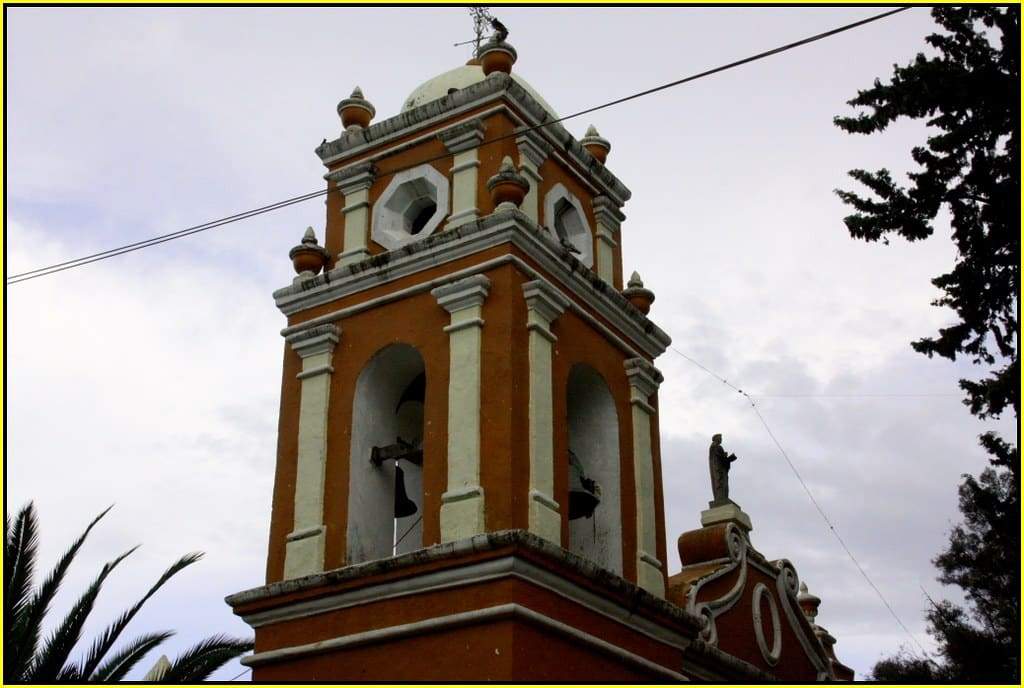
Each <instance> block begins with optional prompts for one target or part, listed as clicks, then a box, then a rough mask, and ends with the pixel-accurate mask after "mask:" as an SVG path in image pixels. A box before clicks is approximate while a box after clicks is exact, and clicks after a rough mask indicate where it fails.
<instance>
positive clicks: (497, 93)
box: [316, 74, 632, 205]
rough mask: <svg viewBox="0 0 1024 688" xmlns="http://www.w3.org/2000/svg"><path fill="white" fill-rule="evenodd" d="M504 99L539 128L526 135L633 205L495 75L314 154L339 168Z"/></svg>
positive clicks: (598, 166) (537, 108)
mask: <svg viewBox="0 0 1024 688" xmlns="http://www.w3.org/2000/svg"><path fill="white" fill-rule="evenodd" d="M502 99H503V100H507V101H508V102H510V103H511V104H513V105H515V106H516V108H517V110H518V111H519V112H521V114H522V115H523V117H524V118H525V120H526V125H527V126H528V127H539V128H537V129H533V130H532V131H530V132H524V134H526V133H536V134H538V135H539V136H540V137H541V139H542V140H546V142H548V144H549V145H550V146H552V148H553V149H557V150H558V151H560V152H561V153H563V154H565V156H566V157H567V158H568V159H569V160H570V161H571V162H573V163H575V164H576V165H578V166H580V167H582V168H583V169H584V170H585V171H586V172H587V173H588V175H589V177H590V178H591V181H592V182H593V183H595V184H597V185H598V186H600V187H602V192H603V193H606V194H608V195H609V196H611V197H612V198H613V199H614V200H615V201H616V202H618V203H619V204H620V205H621V204H623V203H625V202H626V201H628V200H629V199H630V197H631V196H632V192H630V190H629V189H628V188H627V187H626V185H625V184H623V183H622V181H620V180H619V178H618V177H616V176H615V175H614V174H613V173H612V172H611V171H610V170H608V168H606V167H605V166H604V165H603V164H602V163H600V162H599V161H598V160H597V159H596V158H595V157H594V156H593V155H591V154H590V152H589V151H587V149H586V148H584V147H583V145H582V144H580V142H579V141H577V140H576V138H575V137H573V136H572V134H570V133H569V132H568V130H566V128H565V127H563V126H562V125H561V124H560V123H558V122H551V123H547V124H546V123H545V122H547V120H548V119H550V117H551V115H550V114H549V113H548V112H547V110H545V109H544V106H543V105H541V104H540V103H539V102H538V101H537V100H536V99H535V98H534V97H533V96H531V95H530V94H529V93H528V92H527V91H526V89H524V88H523V87H522V86H520V85H519V84H518V83H516V82H515V80H513V79H512V77H510V76H509V75H507V74H492V75H490V76H489V77H487V78H486V79H484V80H483V81H480V82H477V83H475V84H471V85H469V86H467V87H465V88H462V89H459V90H458V91H456V92H455V93H451V94H449V95H447V96H445V97H443V98H438V99H437V100H432V101H430V102H428V103H424V104H423V105H420V106H419V107H416V108H413V109H411V110H406V111H405V112H402V113H400V114H398V115H395V116H394V117H390V118H388V119H385V120H381V121H380V122H377V123H375V124H372V125H370V126H369V127H366V128H365V129H357V130H353V131H346V132H345V133H343V134H342V135H341V136H340V137H338V138H337V139H335V140H333V141H328V142H326V143H323V144H321V145H320V146H318V147H317V148H316V153H317V155H318V156H319V157H320V160H321V161H322V162H323V164H324V165H326V166H328V167H330V166H333V165H336V164H339V163H341V162H342V161H343V160H344V159H345V158H351V157H353V156H356V155H359V154H360V153H365V152H367V151H368V150H370V149H371V148H372V147H374V146H379V145H381V144H382V143H384V142H386V141H389V140H392V139H395V138H397V137H398V136H399V135H401V136H408V135H409V134H411V133H414V132H416V131H418V130H420V129H423V128H425V127H429V126H433V125H436V124H438V123H440V122H442V121H444V120H445V119H446V118H451V117H453V116H456V115H458V114H459V113H460V112H464V111H466V110H469V109H472V108H474V107H479V106H481V105H484V104H485V103H487V102H489V101H491V100H502Z"/></svg>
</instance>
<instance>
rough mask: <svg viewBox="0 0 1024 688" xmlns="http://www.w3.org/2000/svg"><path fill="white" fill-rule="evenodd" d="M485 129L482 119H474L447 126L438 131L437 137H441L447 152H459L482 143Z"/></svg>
mask: <svg viewBox="0 0 1024 688" xmlns="http://www.w3.org/2000/svg"><path fill="white" fill-rule="evenodd" d="M486 130H487V128H486V127H485V126H484V123H483V120H481V119H474V120H470V121H469V122H463V123H461V124H456V125H455V126H453V127H449V128H447V129H445V130H444V131H441V132H439V133H438V134H437V137H438V138H439V139H441V143H443V144H444V146H445V148H447V149H448V152H449V153H461V152H462V151H466V150H470V149H472V148H476V147H477V146H479V145H480V144H481V143H483V140H484V132H485V131H486Z"/></svg>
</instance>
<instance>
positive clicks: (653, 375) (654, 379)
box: [624, 358, 665, 411]
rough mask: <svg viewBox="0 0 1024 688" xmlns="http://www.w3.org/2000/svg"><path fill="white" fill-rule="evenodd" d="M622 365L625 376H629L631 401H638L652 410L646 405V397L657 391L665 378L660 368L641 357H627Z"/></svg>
mask: <svg viewBox="0 0 1024 688" xmlns="http://www.w3.org/2000/svg"><path fill="white" fill-rule="evenodd" d="M624 365H625V367H626V377H628V378H629V385H630V387H632V388H633V391H634V393H633V400H632V401H633V403H637V402H638V401H639V402H640V403H641V404H642V405H643V406H646V407H647V409H648V410H650V411H653V409H651V408H650V407H649V406H648V404H647V399H648V398H649V397H650V396H651V395H652V394H654V393H655V392H657V391H658V387H659V386H660V385H661V383H662V382H663V381H664V380H665V376H664V375H662V374H661V371H660V370H658V369H657V368H655V367H654V366H653V365H651V364H650V363H648V362H647V361H646V360H645V359H642V358H630V359H627V360H626V361H625V363H624Z"/></svg>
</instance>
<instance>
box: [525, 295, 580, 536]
mask: <svg viewBox="0 0 1024 688" xmlns="http://www.w3.org/2000/svg"><path fill="white" fill-rule="evenodd" d="M523 296H524V297H525V298H526V308H527V315H526V328H527V329H528V330H529V337H530V345H529V348H530V414H529V417H530V435H529V440H530V495H529V504H530V513H529V529H530V531H531V532H533V533H536V534H537V535H539V536H541V537H542V538H545V539H547V540H550V541H551V542H553V543H555V544H556V545H561V544H562V519H561V516H560V515H559V507H558V502H557V501H555V497H554V494H555V454H554V402H553V400H552V395H553V391H552V380H551V354H552V347H553V345H554V342H555V341H556V338H555V335H554V334H553V333H552V332H551V323H552V322H553V321H554V320H555V319H556V318H557V317H558V316H559V315H561V314H562V313H563V312H565V309H566V307H568V305H569V302H568V301H567V300H566V298H565V297H564V296H563V295H562V294H561V292H559V291H558V290H557V289H555V288H554V287H552V286H551V285H550V284H548V283H547V282H545V281H543V280H534V281H532V282H526V283H525V284H523Z"/></svg>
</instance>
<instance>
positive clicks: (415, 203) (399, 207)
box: [371, 165, 448, 250]
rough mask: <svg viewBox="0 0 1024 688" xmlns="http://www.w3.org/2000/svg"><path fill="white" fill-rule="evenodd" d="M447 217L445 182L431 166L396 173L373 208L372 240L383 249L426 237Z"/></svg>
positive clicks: (446, 182)
mask: <svg viewBox="0 0 1024 688" xmlns="http://www.w3.org/2000/svg"><path fill="white" fill-rule="evenodd" d="M447 214H448V179H447V178H446V177H445V176H444V175H443V174H441V173H440V172H438V171H437V170H436V169H434V168H433V167H432V166H431V165H420V166H419V167H414V168H413V169H411V170H404V171H403V172H399V173H398V174H396V175H395V176H394V177H393V178H392V179H391V183H390V184H388V186H387V188H386V189H384V193H382V194H381V196H380V198H379V199H377V202H376V204H374V207H373V229H372V231H371V237H372V238H373V240H374V241H376V242H377V243H378V244H380V245H381V246H383V247H384V248H386V249H389V250H390V249H395V248H399V247H401V246H404V245H405V244H408V243H409V242H410V241H415V240H417V239H422V238H423V237H426V236H429V235H430V234H432V233H433V231H434V230H435V229H437V227H438V225H440V224H441V220H443V219H444V218H445V216H446V215H447Z"/></svg>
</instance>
